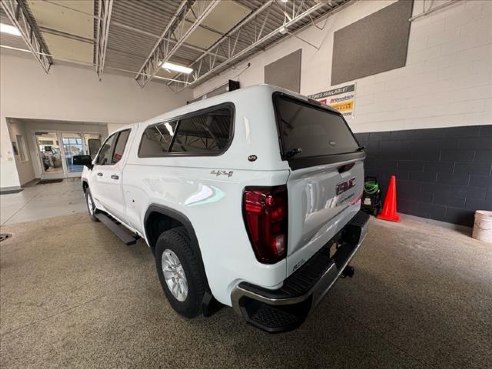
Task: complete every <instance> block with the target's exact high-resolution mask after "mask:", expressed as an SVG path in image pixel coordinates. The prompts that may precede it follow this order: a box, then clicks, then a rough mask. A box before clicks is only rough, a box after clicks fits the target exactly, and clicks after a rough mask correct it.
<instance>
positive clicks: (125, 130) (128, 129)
mask: <svg viewBox="0 0 492 369" xmlns="http://www.w3.org/2000/svg"><path fill="white" fill-rule="evenodd" d="M123 132H128V137H127V138H126V142H125V146H123V153H122V154H121V158H120V160H118V161H117V162H116V163H113V158H114V152H115V150H116V146H117V145H118V141H119V140H120V136H121V134H122V133H123ZM131 133H132V129H131V128H127V129H122V130H121V131H118V137H116V142H115V145H114V148H113V153H112V154H111V165H116V164H118V163H119V162H120V161H121V159H123V156H125V151H126V145H128V140H129V139H130V135H131Z"/></svg>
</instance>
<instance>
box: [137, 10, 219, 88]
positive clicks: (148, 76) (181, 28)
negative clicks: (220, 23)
mask: <svg viewBox="0 0 492 369" xmlns="http://www.w3.org/2000/svg"><path fill="white" fill-rule="evenodd" d="M219 2H220V0H211V1H193V0H184V1H183V2H182V3H181V4H180V6H179V8H178V10H177V12H176V14H175V15H174V16H173V18H172V19H171V21H170V22H169V23H168V25H167V27H166V28H165V29H164V32H163V33H162V35H161V37H160V39H159V40H158V41H157V43H156V44H155V46H154V48H153V49H152V52H151V53H150V55H149V56H148V57H147V59H146V60H145V62H144V64H143V65H142V67H141V68H140V70H139V72H138V73H137V75H136V76H135V79H136V80H137V82H138V84H139V85H140V86H141V87H144V86H145V85H146V84H147V83H148V82H149V81H150V80H152V78H153V77H154V76H155V75H156V74H157V72H158V71H159V69H160V68H161V65H162V64H163V63H165V62H167V61H169V60H170V59H171V57H172V56H173V55H174V54H175V53H176V51H177V50H178V48H179V47H181V46H182V45H183V43H184V42H185V40H186V39H187V38H188V37H189V36H190V35H191V34H192V33H193V31H194V30H195V29H196V28H197V27H198V26H199V25H200V24H201V23H202V22H203V21H204V20H205V18H206V17H207V16H208V15H209V14H210V12H211V11H212V10H213V9H214V8H215V7H216V6H217V5H218V4H219ZM188 13H190V14H189V15H190V17H189V18H193V20H194V22H193V23H192V24H191V26H189V27H188V24H187V21H186V16H187V14H188ZM169 40H174V45H172V43H171V42H170V41H169Z"/></svg>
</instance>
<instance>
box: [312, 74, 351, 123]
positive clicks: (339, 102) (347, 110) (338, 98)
mask: <svg viewBox="0 0 492 369" xmlns="http://www.w3.org/2000/svg"><path fill="white" fill-rule="evenodd" d="M355 87H356V84H355V83H352V84H350V85H345V86H341V87H337V88H334V89H332V90H328V91H323V92H319V93H317V94H314V95H309V96H308V97H309V98H310V99H314V100H317V101H319V102H320V103H322V104H326V105H328V106H331V107H332V108H334V109H337V110H338V111H339V112H340V113H342V114H343V116H344V117H345V118H353V116H354V108H355Z"/></svg>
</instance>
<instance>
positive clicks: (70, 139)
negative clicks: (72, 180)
mask: <svg viewBox="0 0 492 369" xmlns="http://www.w3.org/2000/svg"><path fill="white" fill-rule="evenodd" d="M62 141H63V152H64V156H65V167H66V170H67V177H78V176H80V173H82V170H83V169H84V166H83V165H74V164H73V157H74V156H75V155H90V156H91V157H92V158H94V156H95V155H96V153H97V150H99V147H100V146H101V136H100V135H99V134H97V133H66V132H64V133H62Z"/></svg>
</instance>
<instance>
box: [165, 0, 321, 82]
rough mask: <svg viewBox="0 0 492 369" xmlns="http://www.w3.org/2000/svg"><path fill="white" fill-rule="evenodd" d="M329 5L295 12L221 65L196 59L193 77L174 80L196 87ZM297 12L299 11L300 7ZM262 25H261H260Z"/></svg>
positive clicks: (180, 76) (233, 53) (318, 5)
mask: <svg viewBox="0 0 492 369" xmlns="http://www.w3.org/2000/svg"><path fill="white" fill-rule="evenodd" d="M266 4H269V5H270V3H266ZM266 4H264V6H262V7H261V8H259V9H262V10H264V9H266V7H265V5H266ZM273 4H277V3H276V2H274V3H273ZM327 5H328V4H326V3H325V2H319V3H317V4H316V5H313V6H312V7H310V8H307V9H306V10H304V11H302V12H301V13H297V12H296V11H295V10H293V17H292V18H290V20H288V21H286V22H284V23H283V24H282V25H281V26H280V27H278V28H277V29H275V30H273V31H271V32H270V33H268V34H266V35H265V36H263V37H261V38H256V39H253V41H252V42H251V43H250V45H249V46H247V47H244V48H243V49H242V50H237V51H235V49H234V48H233V49H232V52H231V54H230V55H229V58H228V59H227V60H225V61H223V62H221V63H215V62H214V63H206V61H205V59H204V58H203V57H204V55H202V56H201V57H200V58H198V59H196V60H195V61H194V62H193V63H192V64H191V65H193V66H195V71H194V73H193V75H191V76H190V75H186V76H183V75H177V76H175V77H174V79H180V80H182V81H183V82H185V83H188V87H193V86H196V85H197V84H199V83H200V82H201V81H203V80H204V79H205V78H207V77H209V76H211V75H213V74H217V73H218V72H219V70H221V69H224V68H225V67H226V66H228V65H230V64H232V63H234V62H235V61H237V60H238V59H239V58H241V57H242V56H244V55H246V54H247V53H249V52H251V51H252V50H254V49H255V48H257V47H259V46H261V45H263V44H264V43H266V42H267V41H268V40H270V39H271V38H273V37H274V36H278V34H279V33H281V34H287V33H288V31H289V27H291V26H294V25H295V24H296V23H298V22H299V21H301V20H303V19H304V18H307V17H309V16H310V15H311V14H312V13H314V12H316V11H318V10H320V9H321V8H322V7H325V6H327ZM259 9H258V10H259ZM282 10H284V9H282ZM297 10H298V11H299V10H300V7H299V8H298V9H297ZM330 10H331V9H330ZM255 15H256V14H255ZM266 16H268V14H267V15H266ZM248 18H249V17H248ZM253 18H255V17H254V16H253V17H252V18H250V19H248V21H246V22H241V23H240V24H239V25H238V27H235V28H234V29H233V30H232V32H230V33H228V36H230V37H231V38H232V37H236V36H237V37H238V36H239V35H238V33H239V32H241V29H243V28H244V26H247V24H248V23H249V21H250V20H252V19H253ZM255 21H260V20H259V19H255ZM262 21H263V22H264V21H265V20H264V19H263V20H262ZM260 25H261V23H260ZM260 36H261V35H260ZM223 41H224V40H223ZM219 46H220V43H218V44H216V45H213V46H212V48H211V49H209V51H211V52H217V50H218V47H219ZM191 65H190V66H191ZM174 83H176V82H174V81H170V82H169V83H168V85H171V84H174Z"/></svg>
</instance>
